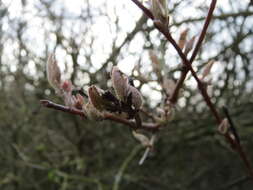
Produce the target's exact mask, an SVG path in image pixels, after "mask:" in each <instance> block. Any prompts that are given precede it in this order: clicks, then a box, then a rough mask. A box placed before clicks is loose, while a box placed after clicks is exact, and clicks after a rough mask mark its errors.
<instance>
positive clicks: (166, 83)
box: [162, 77, 176, 96]
mask: <svg viewBox="0 0 253 190" xmlns="http://www.w3.org/2000/svg"><path fill="white" fill-rule="evenodd" d="M162 87H163V90H164V91H165V92H166V94H167V96H171V95H172V93H173V91H174V89H175V88H176V83H175V82H174V81H173V80H172V79H168V78H166V77H164V78H163V83H162Z"/></svg>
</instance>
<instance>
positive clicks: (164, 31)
mask: <svg viewBox="0 0 253 190" xmlns="http://www.w3.org/2000/svg"><path fill="white" fill-rule="evenodd" d="M131 1H132V2H134V3H135V4H136V5H137V6H138V7H139V8H140V9H141V10H142V11H143V12H144V13H145V14H146V16H148V17H149V18H150V19H152V20H154V17H153V14H152V13H151V11H150V10H148V9H147V8H146V7H144V6H143V5H142V4H141V3H140V2H139V1H138V0H131ZM216 2H217V0H212V2H211V5H210V8H209V11H208V16H207V18H206V21H205V24H204V27H203V29H202V32H201V35H200V37H199V39H198V42H197V45H196V47H195V48H194V52H193V54H192V57H191V59H190V60H188V59H187V57H186V55H185V54H184V53H183V52H182V50H181V48H180V47H179V46H178V45H177V43H176V41H175V40H174V39H173V37H172V36H171V34H170V32H169V30H168V28H166V27H164V25H163V24H162V23H159V22H154V26H155V27H156V28H157V29H158V30H159V31H160V32H161V33H162V34H163V35H164V36H165V37H166V38H167V40H168V41H169V42H170V43H171V44H172V45H173V47H174V48H175V49H176V51H177V53H178V55H179V56H180V58H181V59H182V61H183V64H184V65H185V67H184V71H183V73H186V74H187V72H188V71H191V73H192V76H193V77H194V79H195V80H196V82H197V84H198V88H199V90H200V93H201V94H202V96H203V98H204V100H205V102H206V104H207V106H208V107H209V109H210V110H211V112H212V114H213V115H214V117H215V119H216V122H217V123H218V125H219V124H220V123H221V121H222V119H221V117H220V115H219V113H218V111H217V110H216V108H215V106H214V104H213V103H212V101H211V98H210V97H209V95H208V93H207V91H206V88H205V87H204V85H203V84H202V82H201V80H200V79H199V78H198V76H197V74H196V72H195V71H194V69H193V68H192V66H191V63H192V62H193V60H194V59H195V57H196V55H197V52H198V50H199V48H200V46H201V43H202V41H203V39H204V37H205V35H206V31H207V28H208V25H209V23H210V21H211V18H212V14H213V11H214V9H215V5H216ZM186 74H185V76H184V75H183V77H182V78H181V79H180V80H179V84H178V87H177V88H176V89H178V90H179V89H180V87H181V86H182V85H183V82H184V79H185V77H186ZM176 96H177V95H176ZM224 137H225V138H226V140H227V141H228V142H229V143H230V144H231V146H232V147H234V148H235V149H236V150H237V152H238V153H239V155H240V157H241V159H242V160H243V162H244V165H245V166H246V168H247V169H248V171H249V173H250V175H251V177H252V179H253V170H252V166H251V164H250V162H249V160H248V158H247V156H246V153H245V152H244V151H243V149H242V147H241V145H240V144H239V143H238V142H237V141H234V139H233V138H232V137H231V136H230V135H224Z"/></svg>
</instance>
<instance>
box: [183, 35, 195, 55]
mask: <svg viewBox="0 0 253 190" xmlns="http://www.w3.org/2000/svg"><path fill="white" fill-rule="evenodd" d="M194 42H195V36H194V37H192V39H190V41H189V42H187V43H186V45H185V50H184V53H185V55H187V54H188V53H189V52H190V51H191V50H192V48H193V45H194Z"/></svg>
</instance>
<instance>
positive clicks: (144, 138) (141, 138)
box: [133, 131, 151, 147]
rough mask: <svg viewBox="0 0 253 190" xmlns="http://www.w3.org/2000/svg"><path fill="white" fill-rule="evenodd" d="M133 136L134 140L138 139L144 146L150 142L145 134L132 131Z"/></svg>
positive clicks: (147, 145)
mask: <svg viewBox="0 0 253 190" xmlns="http://www.w3.org/2000/svg"><path fill="white" fill-rule="evenodd" d="M133 136H134V138H135V139H136V140H138V141H139V142H140V143H141V144H142V145H143V146H144V147H150V146H151V143H150V140H149V138H148V137H147V136H145V135H143V134H141V133H137V132H136V131H133Z"/></svg>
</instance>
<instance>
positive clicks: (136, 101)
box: [128, 86, 142, 110]
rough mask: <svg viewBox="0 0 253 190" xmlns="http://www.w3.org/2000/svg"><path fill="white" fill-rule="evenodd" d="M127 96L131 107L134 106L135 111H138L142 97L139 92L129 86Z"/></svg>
mask: <svg viewBox="0 0 253 190" xmlns="http://www.w3.org/2000/svg"><path fill="white" fill-rule="evenodd" d="M128 94H129V95H130V96H131V97H132V105H133V106H134V108H135V109H136V110H139V109H140V108H141V106H142V95H141V93H140V92H139V90H137V89H136V88H135V87H133V86H129V88H128Z"/></svg>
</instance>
